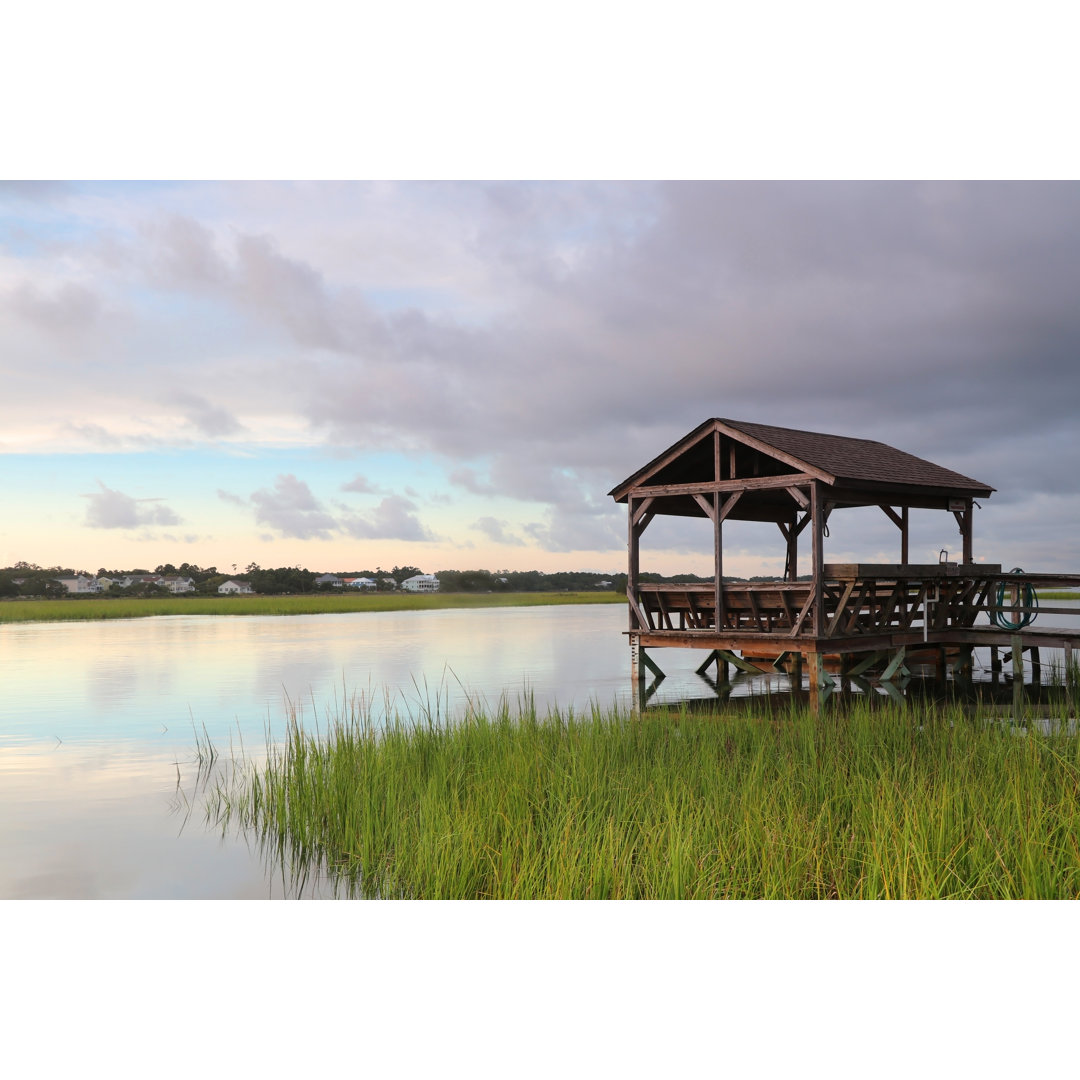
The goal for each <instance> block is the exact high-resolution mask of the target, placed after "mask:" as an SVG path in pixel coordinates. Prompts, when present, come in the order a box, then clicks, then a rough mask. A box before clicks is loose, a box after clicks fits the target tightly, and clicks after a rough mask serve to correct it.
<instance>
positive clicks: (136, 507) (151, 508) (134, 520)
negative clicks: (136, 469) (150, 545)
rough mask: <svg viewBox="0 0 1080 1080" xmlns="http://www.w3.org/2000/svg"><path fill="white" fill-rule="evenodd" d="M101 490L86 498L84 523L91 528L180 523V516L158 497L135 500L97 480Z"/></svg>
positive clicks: (123, 527)
mask: <svg viewBox="0 0 1080 1080" xmlns="http://www.w3.org/2000/svg"><path fill="white" fill-rule="evenodd" d="M98 487H100V488H101V490H100V491H98V492H94V493H93V494H89V495H84V496H83V498H84V499H88V500H89V505H88V506H87V508H86V518H85V524H86V525H88V526H89V527H90V528H92V529H136V528H140V527H142V526H145V525H179V524H180V518H179V517H177V515H176V514H175V513H174V512H173V511H172V510H171V509H169V507H168V506H165V505H164V504H163V500H161V499H136V498H133V497H132V496H131V495H125V494H124V493H123V492H122V491H114V490H113V489H112V488H109V487H106V486H105V485H104V484H103V483H101V481H100V480H99V481H98Z"/></svg>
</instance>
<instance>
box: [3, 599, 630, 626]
mask: <svg viewBox="0 0 1080 1080" xmlns="http://www.w3.org/2000/svg"><path fill="white" fill-rule="evenodd" d="M625 603H626V597H625V596H621V595H619V594H617V593H612V592H566V593H417V594H408V593H376V594H374V595H369V596H364V595H357V596H326V595H322V594H320V595H318V596H192V597H188V596H175V597H170V596H166V597H146V598H142V597H123V598H112V597H109V598H98V597H89V598H61V599H58V600H6V601H4V602H2V603H0V623H7V622H58V621H64V622H66V621H77V620H89V619H137V618H141V617H145V616H150V615H326V614H335V613H345V612H359V611H430V610H441V609H446V608H485V607H541V606H550V605H559V604H625Z"/></svg>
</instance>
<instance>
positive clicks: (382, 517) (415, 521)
mask: <svg viewBox="0 0 1080 1080" xmlns="http://www.w3.org/2000/svg"><path fill="white" fill-rule="evenodd" d="M415 511H416V506H415V504H413V503H411V502H410V501H409V500H408V499H405V498H402V496H400V495H388V496H387V497H386V498H385V499H383V500H382V502H380V503H379V505H378V506H376V507H375V509H374V510H372V511H371V513H370V514H368V515H366V516H364V517H361V516H359V515H356V516H350V517H347V518H345V519H344V520H343V522H342V527H343V528H344V530H345V531H346V532H347V533H348V534H349V535H350V536H355V537H358V538H361V539H365V540H433V539H435V538H434V536H432V534H431V533H430V532H429V531H428V530H427V529H426V528H425V527H424V526H423V525H422V524H421V523H420V519H419V518H418V517H417V516H416V513H415Z"/></svg>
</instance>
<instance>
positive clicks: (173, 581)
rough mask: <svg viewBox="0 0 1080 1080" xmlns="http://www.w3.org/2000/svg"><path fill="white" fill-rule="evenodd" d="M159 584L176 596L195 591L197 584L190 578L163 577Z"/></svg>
mask: <svg viewBox="0 0 1080 1080" xmlns="http://www.w3.org/2000/svg"><path fill="white" fill-rule="evenodd" d="M158 584H159V585H164V586H165V588H167V589H168V590H169V592H171V593H173V594H175V595H179V594H180V593H189V592H194V591H195V582H194V581H192V579H191V578H189V577H179V576H176V577H163V578H161V580H160V581H159V582H158Z"/></svg>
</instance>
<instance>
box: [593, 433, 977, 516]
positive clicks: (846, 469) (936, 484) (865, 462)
mask: <svg viewBox="0 0 1080 1080" xmlns="http://www.w3.org/2000/svg"><path fill="white" fill-rule="evenodd" d="M714 428H719V429H720V430H721V431H722V432H725V433H726V434H727V435H728V436H729V437H731V438H734V439H736V440H738V441H740V442H748V443H749V444H750V445H754V444H755V443H757V444H760V448H761V449H762V452H764V453H766V454H768V453H769V452H770V450H771V451H772V454H773V456H776V455H777V454H778V455H779V456H780V457H781V458H782V459H790V463H791V464H792V465H793V467H795V468H797V469H800V470H805V471H806V472H810V473H813V474H816V475H817V476H818V477H819V478H820V479H822V480H823V481H826V482H828V483H831V484H834V485H837V486H849V487H850V486H854V487H859V486H861V485H874V486H875V487H876V486H878V485H884V486H886V487H895V488H897V489H910V488H912V487H916V488H923V489H931V491H936V492H937V493H938V494H940V495H945V494H951V493H956V494H957V495H960V494H964V495H971V496H987V495H989V494H990V493H991V492H992V491H993V490H994V488H992V487H991V486H990V485H989V484H984V483H982V482H981V481H979V480H973V479H972V478H971V477H970V476H964V475H963V474H962V473H958V472H954V471H953V470H952V469H946V468H944V467H942V466H941V465H935V464H934V463H933V462H932V461H927V460H925V459H924V458H920V457H916V456H915V455H914V454H909V453H907V452H905V451H903V450H897V449H896V447H894V446H889V445H888V444H887V443H883V442H877V441H875V440H873V439H854V438H851V437H849V436H847V435H828V434H825V433H823V432H818V431H800V430H798V429H796V428H785V427H775V426H773V425H771V424H753V423H749V422H747V421H744V420H728V419H725V418H723V417H716V418H714V419H712V420H706V421H705V422H704V423H702V424H700V425H699V426H698V427H696V428H695V429H694V430H693V431H692V432H690V433H689V434H688V435H685V436H684V437H683V438H682V439H680V440H679V441H678V442H677V443H675V444H674V445H673V446H671V447H669V448H668V449H667V450H665V451H664V452H663V453H662V454H660V455H658V456H657V457H656V458H654V459H653V460H652V461H650V462H649V463H648V464H647V465H644V466H643V467H642V468H640V469H638V470H637V472H635V473H634V474H633V475H632V476H629V477H627V479H626V480H624V481H623V482H622V483H621V484H619V485H618V486H617V487H615V488H613V489H612V491H611V492H610V494H611V495H612V496H614V497H615V498H617V499H619V501H624V500H625V496H626V492H627V490H628V489H629V488H631V487H633V486H634V485H636V484H639V483H642V482H644V481H645V479H646V478H647V477H649V476H651V475H652V474H653V473H655V472H656V471H657V469H658V468H659V467H660V466H661V465H662V464H663V463H664V462H665V461H666V462H671V461H673V460H678V459H679V458H680V457H682V456H683V455H684V454H690V453H693V452H694V451H695V450H696V449H697V448H699V446H700V441H701V439H702V437H703V436H705V435H706V434H707V433H708V432H709V431H710V430H711V429H714ZM740 436H746V439H745V440H744V439H742V438H740Z"/></svg>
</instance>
